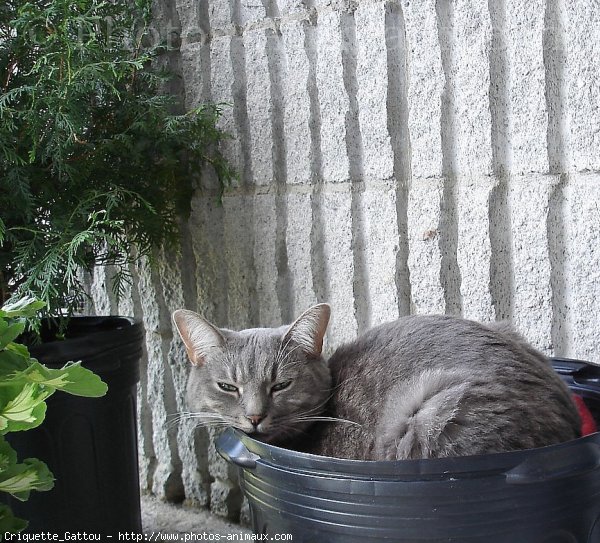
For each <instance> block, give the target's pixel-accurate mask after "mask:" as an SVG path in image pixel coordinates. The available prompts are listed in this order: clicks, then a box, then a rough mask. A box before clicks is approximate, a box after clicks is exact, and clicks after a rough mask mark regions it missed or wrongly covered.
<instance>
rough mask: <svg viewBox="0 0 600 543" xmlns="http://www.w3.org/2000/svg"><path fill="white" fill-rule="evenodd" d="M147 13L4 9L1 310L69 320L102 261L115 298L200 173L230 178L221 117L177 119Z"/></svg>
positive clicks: (6, 4)
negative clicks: (26, 307) (110, 273)
mask: <svg viewBox="0 0 600 543" xmlns="http://www.w3.org/2000/svg"><path fill="white" fill-rule="evenodd" d="M151 4H152V2H151V0H133V1H132V2H115V1H104V0H29V1H26V2H23V1H22V0H3V2H2V3H1V4H0V210H1V211H0V214H1V215H0V243H2V246H1V248H0V302H1V301H2V300H6V299H8V298H12V299H13V300H16V299H19V298H21V297H23V296H36V297H38V298H39V299H41V300H43V301H44V302H45V304H46V306H45V307H46V309H45V310H46V311H47V312H48V313H49V314H50V315H60V314H62V313H66V314H70V313H72V312H73V310H74V309H75V308H76V307H78V305H79V304H80V302H81V300H82V296H84V289H83V285H82V283H81V275H80V273H79V271H80V270H81V269H83V270H90V269H92V268H93V267H94V266H95V265H102V264H113V265H115V267H116V271H117V273H116V276H115V277H116V282H115V284H114V288H115V290H116V291H117V292H119V291H121V290H122V288H123V286H124V284H125V282H126V281H128V280H129V275H128V270H129V264H130V262H131V261H132V259H133V258H138V257H140V256H143V255H150V254H151V253H152V250H153V249H154V248H155V247H157V246H160V245H161V244H163V243H171V242H173V241H175V240H176V238H177V233H178V218H179V217H180V216H185V215H186V214H187V213H188V212H189V208H190V200H191V195H192V191H193V189H194V186H195V185H196V184H197V182H198V178H199V173H198V172H200V171H201V170H202V167H203V166H204V165H207V164H210V165H212V166H213V168H214V170H215V171H216V174H217V177H218V179H219V181H220V186H221V188H222V187H223V186H224V185H225V184H226V183H227V182H228V181H229V180H230V179H231V177H232V175H233V172H232V171H231V170H230V168H229V167H228V165H227V163H226V161H225V160H224V158H223V156H222V155H221V154H220V152H219V151H218V147H217V144H218V143H219V141H220V140H221V139H222V138H223V137H225V136H224V134H223V133H222V132H221V131H219V130H218V129H217V127H216V122H217V119H218V117H219V115H220V107H219V106H215V105H205V106H200V107H198V108H195V109H193V110H191V111H187V112H181V111H179V112H178V107H179V106H178V104H177V103H176V101H175V99H174V98H173V96H172V95H171V94H169V93H168V92H167V89H168V85H169V83H170V82H171V81H172V80H173V75H172V74H168V73H167V72H166V71H165V70H163V69H160V68H159V67H158V66H159V65H160V64H161V62H159V60H158V59H159V58H160V57H161V55H163V54H164V53H165V52H168V48H167V47H166V46H165V44H163V43H152V39H151V37H152V36H153V35H154V34H155V33H152V32H150V24H151ZM162 64H164V62H162Z"/></svg>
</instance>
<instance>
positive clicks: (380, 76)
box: [354, 3, 394, 179]
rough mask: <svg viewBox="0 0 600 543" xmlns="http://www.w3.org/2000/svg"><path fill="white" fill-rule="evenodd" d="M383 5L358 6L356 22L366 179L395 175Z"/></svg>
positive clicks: (361, 126)
mask: <svg viewBox="0 0 600 543" xmlns="http://www.w3.org/2000/svg"><path fill="white" fill-rule="evenodd" d="M388 9H389V8H388V6H387V5H386V4H384V3H373V4H359V5H358V7H357V8H356V11H355V12H354V17H355V21H356V45H357V52H356V57H357V58H356V80H357V86H358V95H357V101H358V119H359V123H360V132H361V136H362V146H363V174H364V176H365V177H366V179H388V178H391V177H392V176H393V175H394V154H393V152H392V143H391V138H390V134H389V131H388V112H387V108H386V105H387V99H388V85H389V83H388V67H387V56H388V52H387V48H386V24H385V22H386V14H387V11H388Z"/></svg>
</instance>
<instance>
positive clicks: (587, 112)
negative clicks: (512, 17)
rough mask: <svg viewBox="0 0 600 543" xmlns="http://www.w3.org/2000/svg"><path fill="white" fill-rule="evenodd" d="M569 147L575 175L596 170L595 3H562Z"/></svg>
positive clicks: (598, 34) (599, 24) (599, 112)
mask: <svg viewBox="0 0 600 543" xmlns="http://www.w3.org/2000/svg"><path fill="white" fill-rule="evenodd" d="M563 9H564V12H563V14H562V16H563V17H564V18H566V25H565V26H566V30H567V35H566V37H565V41H566V48H567V65H566V67H565V70H566V72H567V92H566V93H565V99H567V100H568V104H569V116H570V119H569V120H570V134H569V135H570V145H571V147H572V161H573V167H574V168H575V170H576V171H580V172H581V171H587V170H593V171H599V170H600V153H599V152H598V149H600V108H598V104H600V63H599V62H598V58H600V9H599V7H598V2H597V1H596V0H592V1H590V0H574V1H572V2H564V7H563Z"/></svg>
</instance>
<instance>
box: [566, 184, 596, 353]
mask: <svg viewBox="0 0 600 543" xmlns="http://www.w3.org/2000/svg"><path fill="white" fill-rule="evenodd" d="M599 202H600V175H599V174H598V173H593V174H587V175H577V176H575V177H574V178H573V179H572V182H571V183H570V184H569V185H568V187H567V189H566V202H565V204H566V205H565V207H566V209H565V225H564V226H565V228H566V230H567V253H566V255H565V256H566V266H565V270H564V271H565V274H566V277H565V279H566V282H567V289H568V294H569V296H568V298H567V299H568V300H569V312H568V319H569V321H570V323H569V324H570V332H571V338H572V344H571V346H570V349H569V353H568V355H569V356H573V357H576V358H583V359H584V360H592V361H594V362H596V363H600V334H599V333H598V325H597V323H598V322H599V320H600V203H599Z"/></svg>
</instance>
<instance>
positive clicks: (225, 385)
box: [217, 383, 238, 392]
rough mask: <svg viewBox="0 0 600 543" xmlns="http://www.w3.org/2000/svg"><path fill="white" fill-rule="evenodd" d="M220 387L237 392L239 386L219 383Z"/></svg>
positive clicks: (226, 390)
mask: <svg viewBox="0 0 600 543" xmlns="http://www.w3.org/2000/svg"><path fill="white" fill-rule="evenodd" d="M217 385H218V387H219V388H220V389H221V390H223V391H225V392H237V391H238V387H236V386H234V385H230V384H229V383H217Z"/></svg>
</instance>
